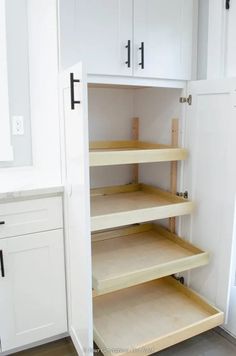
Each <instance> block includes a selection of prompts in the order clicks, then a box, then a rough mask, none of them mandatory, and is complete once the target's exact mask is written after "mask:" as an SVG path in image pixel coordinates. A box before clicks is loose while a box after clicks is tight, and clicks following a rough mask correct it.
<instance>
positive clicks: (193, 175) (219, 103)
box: [183, 79, 236, 316]
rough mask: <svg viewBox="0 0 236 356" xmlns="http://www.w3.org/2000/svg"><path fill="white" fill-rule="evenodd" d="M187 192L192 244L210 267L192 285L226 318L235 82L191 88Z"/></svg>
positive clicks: (235, 168)
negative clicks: (203, 253) (207, 257)
mask: <svg viewBox="0 0 236 356" xmlns="http://www.w3.org/2000/svg"><path fill="white" fill-rule="evenodd" d="M188 91H189V93H190V94H191V95H192V106H188V109H187V120H186V130H187V131H186V132H187V142H186V146H187V148H188V149H189V151H190V156H189V160H187V161H186V163H185V175H184V184H183V186H184V188H186V189H189V188H190V192H189V193H190V198H191V199H192V200H193V201H194V202H195V203H196V208H195V211H194V213H193V215H192V220H191V225H190V226H191V231H190V236H191V241H192V243H193V244H194V245H197V246H200V247H201V248H202V249H203V250H206V251H209V253H210V263H209V265H207V266H205V267H203V268H200V269H197V270H194V271H192V272H191V277H190V285H191V287H193V288H194V289H195V290H197V291H198V292H199V293H200V294H201V295H203V296H205V297H206V298H207V299H209V300H210V301H211V302H213V303H214V304H216V305H217V306H218V307H219V308H220V309H222V310H223V311H224V312H226V316H227V312H228V305H229V290H230V280H231V262H232V261H231V255H232V246H233V240H234V224H235V223H236V221H234V220H235V195H236V185H235V181H236V165H235V163H234V162H235V152H236V140H235V132H236V121H235V115H236V80H235V79H234V80H227V79H225V80H215V81H199V82H192V83H190V85H189V88H188Z"/></svg>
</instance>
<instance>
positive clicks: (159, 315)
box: [93, 277, 224, 356]
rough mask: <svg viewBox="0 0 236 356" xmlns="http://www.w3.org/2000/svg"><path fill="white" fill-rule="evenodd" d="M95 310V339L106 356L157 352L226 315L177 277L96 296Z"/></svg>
mask: <svg viewBox="0 0 236 356" xmlns="http://www.w3.org/2000/svg"><path fill="white" fill-rule="evenodd" d="M93 311H94V341H95V342H96V344H97V345H98V347H99V348H100V349H101V350H102V352H103V354H104V355H105V356H113V355H114V356H115V355H116V356H121V355H122V356H124V355H130V354H132V355H134V356H140V355H142V356H145V355H149V354H153V353H154V352H158V351H160V350H162V349H164V348H167V347H169V346H172V345H174V344H176V343H178V342H181V341H183V340H186V339H188V338H190V337H192V336H195V335H198V334H200V333H202V332H204V331H206V330H209V329H212V328H214V327H216V326H218V325H220V324H222V323H223V319H224V317H223V313H222V312H220V311H219V310H218V309H216V308H214V307H212V306H210V305H209V304H208V303H207V302H205V301H204V300H203V299H202V298H200V297H199V296H198V295H197V294H196V293H194V292H193V291H191V290H189V289H188V288H186V287H184V286H183V285H181V284H180V283H179V282H177V281H175V280H174V279H173V278H172V277H166V278H163V279H159V280H155V281H152V282H148V283H144V284H140V285H137V286H135V287H131V288H127V289H124V290H122V291H118V292H113V293H109V294H106V295H103V296H99V297H96V298H94V305H93ZM131 351H132V352H131ZM130 352H131V353H130Z"/></svg>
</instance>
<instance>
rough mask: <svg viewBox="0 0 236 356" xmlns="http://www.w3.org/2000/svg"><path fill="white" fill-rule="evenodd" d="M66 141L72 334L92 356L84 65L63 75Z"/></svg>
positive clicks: (77, 344) (80, 351)
mask: <svg viewBox="0 0 236 356" xmlns="http://www.w3.org/2000/svg"><path fill="white" fill-rule="evenodd" d="M61 92H62V97H61V100H62V113H63V121H64V122H63V125H62V127H64V141H65V145H64V146H65V150H64V154H65V237H66V252H67V283H68V284H67V288H68V306H69V332H70V336H71V338H72V340H73V342H74V345H75V347H76V350H77V351H78V354H79V355H81V356H82V355H88V354H92V349H93V335H92V334H93V326H92V281H91V275H92V272H91V239H90V208H89V160H88V117H87V82H86V74H85V73H84V72H83V70H82V65H81V63H78V64H76V65H75V66H73V67H70V68H69V69H68V70H66V71H64V72H63V73H62V75H61Z"/></svg>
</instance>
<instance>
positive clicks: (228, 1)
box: [225, 0, 230, 10]
mask: <svg viewBox="0 0 236 356" xmlns="http://www.w3.org/2000/svg"><path fill="white" fill-rule="evenodd" d="M225 8H226V10H229V9H230V0H226V1H225Z"/></svg>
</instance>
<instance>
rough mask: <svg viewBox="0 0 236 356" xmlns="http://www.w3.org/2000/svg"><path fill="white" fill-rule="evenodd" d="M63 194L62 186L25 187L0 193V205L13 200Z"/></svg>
mask: <svg viewBox="0 0 236 356" xmlns="http://www.w3.org/2000/svg"><path fill="white" fill-rule="evenodd" d="M63 192H64V187H63V186H62V185H58V186H44V187H42V186H41V187H40V186H25V187H16V188H9V189H8V190H7V191H0V203H3V202H4V201H9V200H14V199H24V198H31V197H36V196H42V195H50V194H61V193H63Z"/></svg>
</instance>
